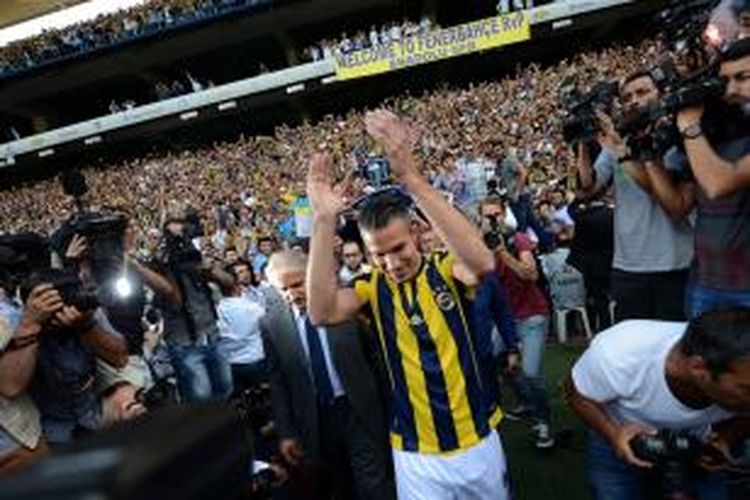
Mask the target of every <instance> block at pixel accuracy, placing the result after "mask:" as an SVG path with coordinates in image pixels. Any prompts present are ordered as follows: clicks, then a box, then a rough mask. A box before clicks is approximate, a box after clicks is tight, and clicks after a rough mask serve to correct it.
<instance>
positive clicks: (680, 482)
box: [630, 430, 724, 500]
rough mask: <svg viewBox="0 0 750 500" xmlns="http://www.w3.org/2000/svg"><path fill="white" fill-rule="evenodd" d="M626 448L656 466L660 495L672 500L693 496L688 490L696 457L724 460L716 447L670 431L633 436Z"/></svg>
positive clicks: (695, 438) (681, 433)
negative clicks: (659, 477) (628, 447)
mask: <svg viewBox="0 0 750 500" xmlns="http://www.w3.org/2000/svg"><path fill="white" fill-rule="evenodd" d="M630 447H631V449H632V450H633V453H635V455H636V456H637V457H638V458H640V459H641V460H645V461H648V462H651V463H653V464H654V465H656V466H657V467H658V471H659V472H660V474H661V482H662V484H661V487H662V494H663V498H667V499H673V500H678V499H679V500H687V499H692V498H695V497H694V495H693V493H692V492H691V491H690V484H689V479H690V475H691V472H692V467H693V464H694V463H695V462H696V461H697V460H698V459H699V458H701V457H708V458H714V459H716V460H717V461H723V460H724V456H723V455H722V454H721V452H719V450H717V449H716V448H713V447H711V446H709V445H707V444H705V443H704V442H703V441H701V440H700V439H698V438H697V437H695V436H693V435H691V434H687V433H684V432H676V431H671V430H660V431H659V432H658V433H656V434H655V435H641V436H637V437H635V438H633V440H632V441H631V442H630Z"/></svg>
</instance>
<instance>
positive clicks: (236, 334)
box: [216, 264, 267, 394]
mask: <svg viewBox="0 0 750 500" xmlns="http://www.w3.org/2000/svg"><path fill="white" fill-rule="evenodd" d="M240 265H242V264H240ZM236 267H237V264H235V267H234V269H236ZM232 274H234V272H233V273H232ZM244 292H245V290H244V287H243V285H242V283H241V282H240V280H239V279H238V277H237V275H236V274H235V280H234V283H233V284H232V286H231V288H229V289H227V290H225V292H224V293H225V295H224V297H223V298H222V299H221V300H220V301H219V304H218V306H217V308H216V313H217V316H218V328H219V339H218V343H219V352H220V353H221V354H222V355H223V356H224V358H225V359H226V360H227V361H228V362H229V364H230V367H231V370H232V381H233V382H234V390H235V394H242V392H243V391H246V390H249V389H252V388H254V387H259V386H260V384H261V383H262V382H263V381H265V380H267V377H266V363H265V353H264V350H263V340H262V339H261V335H260V319H261V318H262V317H263V315H264V314H265V311H266V309H265V306H264V304H261V303H258V302H256V301H254V300H250V299H248V297H247V296H246V295H245V294H244Z"/></svg>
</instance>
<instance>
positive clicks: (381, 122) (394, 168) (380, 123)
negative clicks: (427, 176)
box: [365, 109, 419, 181]
mask: <svg viewBox="0 0 750 500" xmlns="http://www.w3.org/2000/svg"><path fill="white" fill-rule="evenodd" d="M365 127H366V128H367V133H368V134H370V136H372V138H373V139H374V140H375V141H376V142H377V143H378V144H380V145H381V146H383V149H385V152H386V154H387V155H388V160H389V162H390V167H391V173H392V174H393V176H394V177H395V178H396V179H398V180H401V181H403V180H404V179H405V178H407V177H409V176H415V175H417V176H418V175H419V171H418V169H417V161H416V158H415V157H414V153H413V150H414V144H415V143H416V140H417V134H416V131H415V129H414V128H412V127H411V126H410V125H409V124H408V123H407V122H406V121H405V120H403V119H401V118H399V117H398V116H396V115H395V114H393V113H391V112H390V111H386V110H384V109H379V110H377V111H371V112H369V113H367V114H366V115H365Z"/></svg>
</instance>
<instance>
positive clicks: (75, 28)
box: [0, 0, 268, 75]
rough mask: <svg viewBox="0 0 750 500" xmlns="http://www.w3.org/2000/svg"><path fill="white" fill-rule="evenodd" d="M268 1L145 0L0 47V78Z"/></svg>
mask: <svg viewBox="0 0 750 500" xmlns="http://www.w3.org/2000/svg"><path fill="white" fill-rule="evenodd" d="M267 2H268V0H149V1H148V2H144V3H142V4H140V5H137V6H135V7H132V8H129V9H124V10H120V11H117V12H115V13H112V14H106V15H101V16H99V17H97V18H96V19H93V20H91V21H85V22H82V23H78V24H74V25H72V26H68V27H66V28H62V29H59V30H47V31H44V32H43V33H41V34H39V35H36V36H33V37H30V38H25V39H22V40H19V41H16V42H12V43H10V44H8V45H6V46H4V47H0V75H2V74H4V73H13V72H18V71H23V70H26V69H29V68H32V67H35V66H38V65H40V64H43V63H45V62H48V61H53V60H57V59H61V58H65V57H70V56H75V55H78V54H82V53H86V52H91V51H94V50H97V49H100V48H103V47H108V46H111V45H114V44H118V43H121V42H125V41H127V40H131V39H135V38H140V37H144V36H148V35H150V34H153V33H156V32H159V31H163V30H167V29H173V28H176V27H178V26H181V25H186V24H190V23H193V22H196V21H199V20H201V19H205V18H209V17H213V16H216V15H220V14H223V13H226V12H229V11H232V10H235V9H240V8H246V7H253V6H256V5H260V4H264V3H267Z"/></svg>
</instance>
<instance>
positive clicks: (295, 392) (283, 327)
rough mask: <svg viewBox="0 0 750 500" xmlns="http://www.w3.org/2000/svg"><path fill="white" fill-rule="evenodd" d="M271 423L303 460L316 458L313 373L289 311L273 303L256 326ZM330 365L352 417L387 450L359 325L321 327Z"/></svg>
mask: <svg viewBox="0 0 750 500" xmlns="http://www.w3.org/2000/svg"><path fill="white" fill-rule="evenodd" d="M260 329H261V333H262V335H263V344H264V347H265V354H266V362H267V364H268V370H269V377H270V384H271V403H272V407H273V415H274V421H275V423H276V427H277V430H278V432H279V436H280V438H281V439H285V438H296V439H298V440H299V441H300V443H301V444H302V447H303V449H304V452H305V455H306V457H307V458H309V459H312V460H316V459H317V458H318V457H319V452H320V450H319V443H320V439H319V437H320V436H319V429H318V406H317V402H316V398H315V385H314V381H313V375H312V368H311V367H310V362H309V359H308V357H307V354H306V353H305V349H304V346H303V345H302V342H301V340H300V338H299V334H298V332H297V323H296V321H295V318H294V314H293V313H292V310H291V308H290V307H289V306H287V305H286V304H284V303H280V302H279V301H275V302H274V303H273V304H272V305H271V306H269V307H268V309H267V311H266V314H265V316H264V317H263V319H262V320H261V322H260ZM326 329H327V331H328V343H329V344H328V345H329V347H330V350H331V357H332V359H333V364H334V365H335V366H336V371H337V372H338V375H339V378H340V379H341V383H342V385H343V386H344V390H345V391H346V396H347V398H348V399H349V404H350V407H351V410H352V412H353V414H354V415H355V416H356V417H357V420H358V421H359V423H360V424H361V425H362V426H363V427H364V428H365V429H366V430H367V431H368V432H369V433H370V435H371V436H373V439H374V440H375V441H376V442H380V443H383V446H384V447H387V446H388V433H387V430H386V421H385V418H384V411H383V405H382V401H381V394H380V393H379V392H378V385H377V382H376V374H375V370H376V367H375V366H373V357H372V356H371V354H372V353H370V352H367V351H368V350H369V349H368V348H367V347H365V346H366V344H367V342H366V335H367V334H366V332H364V331H363V330H362V326H361V325H360V324H359V323H358V322H348V323H344V324H341V325H337V326H331V327H326Z"/></svg>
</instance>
